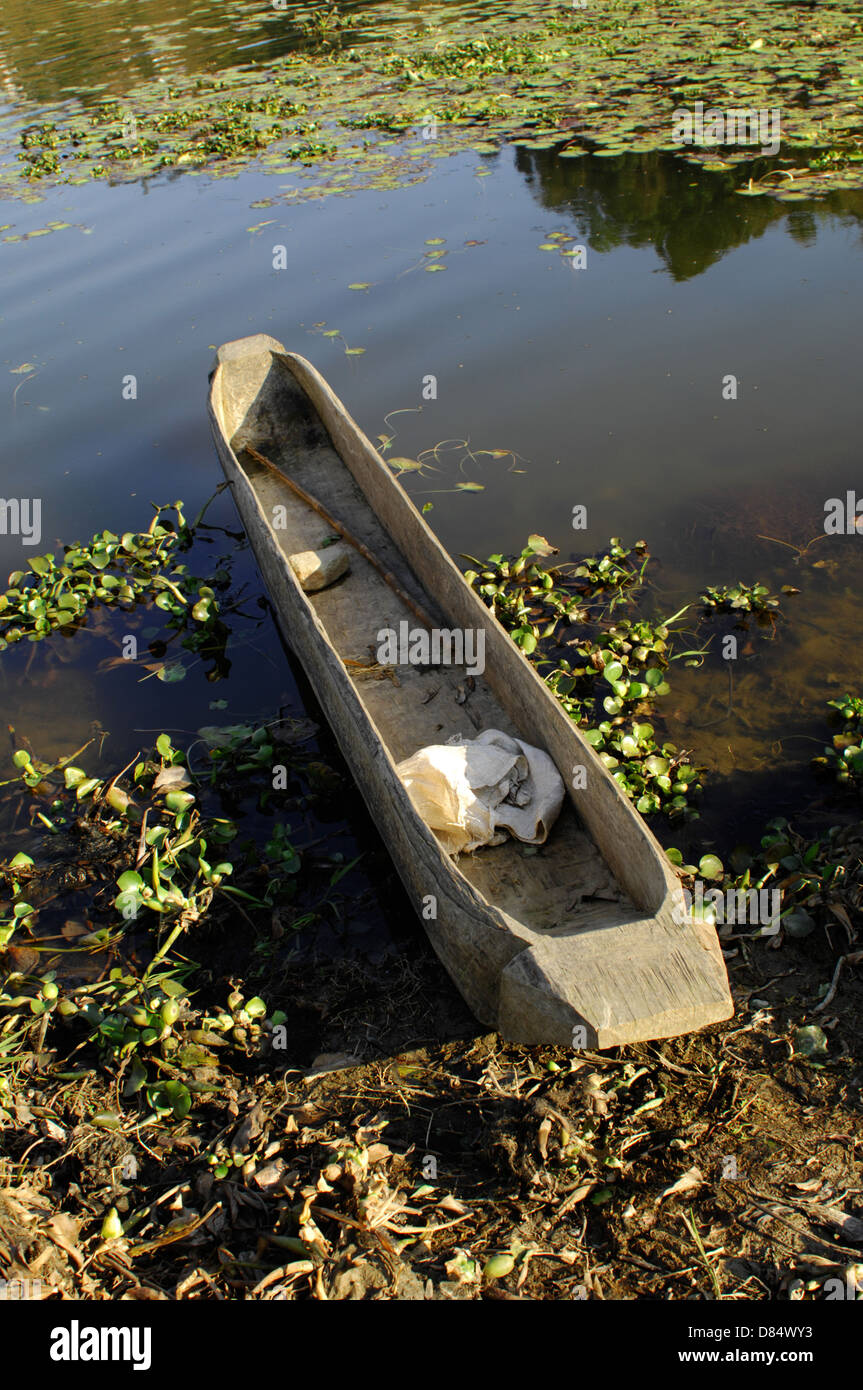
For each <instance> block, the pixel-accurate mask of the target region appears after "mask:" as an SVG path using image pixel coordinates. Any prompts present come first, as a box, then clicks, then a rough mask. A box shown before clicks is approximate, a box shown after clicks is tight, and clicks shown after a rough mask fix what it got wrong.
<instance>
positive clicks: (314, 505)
mask: <svg viewBox="0 0 863 1390" xmlns="http://www.w3.org/2000/svg"><path fill="white" fill-rule="evenodd" d="M244 451H245V453H247V454H248V455H249V457H250V458H253V459H254V460H255V462H256V463H260V464H263V466H264V468H266V469H268V470H269V472H270V473H274V474H275V476H276V477H277V478H279V479H280V480H281V482H283V483H287V485H288V487H289V488H290V489H291V491H292V492H294V493H296V495H297V497H300V498H301V499H302V500H303V502H305V503H306V505H307V506H308V507H311V509H312V511H314V512H317V514H318V516H320V517H323V519H324V521H325V522H326V523H327V525H328V526H331V527H332V528H333V530H334V531H337V532H338V534H339V535H340V536H341V538H342V540H344V541H347V543H348V545H352V546H353V548H354V550H357V551H359V553H360V555H362V557H363V559H364V560H368V562H369V564H370V565H371V566H372V568H373V569H375V570H377V572H378V574H379V575H380V577H381V579H382V580H383V581H384V583H385V584H386V585H387V586H388V587H389V588H390V589H392V591H393V593H394V594H396V595H397V596H398V597H399V598H400V599H401V601H402V603H404V604H406V605H407V607H408V608H409V609H410V610H411V612H412V613H413V614H414V615H415V617H417V618H419V620H420V622H421V623H422V624H423V626H424V627H427V628H434V627H437V623H436V622H435V620H434V618H431V617H429V615H428V613H426V611H425V609H424V608H421V607H420V606H419V604H418V603H415V602H414V600H413V599H412V598H411V596H410V594H406V593H405V591H404V589H403V588H402V587H401V585H400V584H399V582H398V580H397V579H396V577H395V575H393V574H390V572H389V570H386V569H384V567H383V565H382V564H381V563H380V561H379V560H377V559H376V558H375V556H374V555H373V554H372V552H371V551H370V550H369V548H368V546H366V545H363V543H362V541H358V540H357V538H356V536H352V535H351V533H350V531H349V530H348V529H347V527H346V526H343V525H342V523H341V522H340V521H336V519H335V517H334V516H331V515H330V513H329V512H328V511H327V509H326V507H324V506H323V505H322V503H320V502H319V501H318V500H317V498H316V497H312V495H311V493H310V492H306V490H305V488H302V487H300V485H299V483H295V482H294V480H293V478H289V477H288V475H287V473H283V472H282V470H281V468H277V466H276V465H275V464H274V463H273V462H272V461H271V460H270V459H268V458H266V457H265V456H264V455H263V454H260V453H258V450H257V449H253V448H252V446H251V444H246V445H245V446H244Z"/></svg>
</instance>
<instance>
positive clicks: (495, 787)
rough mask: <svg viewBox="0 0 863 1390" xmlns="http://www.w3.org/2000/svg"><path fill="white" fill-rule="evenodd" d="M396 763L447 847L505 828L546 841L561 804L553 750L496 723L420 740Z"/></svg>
mask: <svg viewBox="0 0 863 1390" xmlns="http://www.w3.org/2000/svg"><path fill="white" fill-rule="evenodd" d="M396 771H397V772H398V774H399V777H400V778H401V780H402V782H403V783H404V785H405V787H406V788H407V791H408V795H409V796H410V799H411V801H412V802H413V804H414V806H415V807H416V809H417V811H418V812H419V814H420V815H421V816H422V818H423V820H424V821H425V822H426V824H427V825H428V826H430V828H431V829H432V830H433V831H434V832H435V834H436V835H437V837H438V839H439V840H440V842H441V844H442V846H443V848H444V849H445V850H446V852H447V854H452V855H456V854H470V852H471V851H472V850H475V849H479V848H480V846H481V845H499V844H502V843H503V841H504V840H505V839H506V832H507V831H509V832H510V833H511V834H513V835H515V837H516V838H517V839H519V840H523V841H525V843H526V844H531V845H541V844H544V842H545V840H546V838H547V837H548V832H549V831H550V829H551V827H552V826H553V825H554V822H555V821H556V820H557V817H558V815H559V814H560V808H561V806H562V805H563V795H564V786H563V780H562V778H561V776H560V773H559V772H558V770H557V768H556V767H555V765H554V763H553V762H552V760H551V758H550V757H549V756H548V754H547V753H544V752H543V751H542V750H541V749H539V748H531V747H530V745H529V744H527V743H522V741H521V739H514V738H510V737H509V735H508V734H503V733H501V732H500V730H499V729H486V730H485V731H484V732H483V733H481V734H479V735H478V737H477V738H475V739H465V738H463V737H462V736H461V735H460V734H456V735H455V736H454V737H453V738H451V739H450V740H449V742H448V743H437V744H432V745H431V746H430V747H428V748H421V749H420V750H419V752H417V753H414V754H413V756H412V757H410V758H406V759H405V760H404V762H401V763H399V764H398V766H397V768H396Z"/></svg>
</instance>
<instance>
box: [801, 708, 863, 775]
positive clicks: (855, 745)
mask: <svg viewBox="0 0 863 1390" xmlns="http://www.w3.org/2000/svg"><path fill="white" fill-rule="evenodd" d="M828 703H829V705H830V708H831V709H832V710H835V711H836V714H835V715H834V718H838V720H839V721H840V722H841V725H842V727H841V729H840V730H839V732H838V733H836V734H834V735H833V743H832V746H831V747H829V748H825V749H824V757H821V758H815V759H814V760H813V761H814V764H815V766H816V767H826V768H829V769H830V771H831V772H832V773H833V774H834V776H835V778H836V780H837V782H839V783H841V784H842V785H845V786H853V787H857V788H859V787H861V786H863V700H861V699H860V698H859V697H858V696H855V695H840V696H839V698H838V699H836V700H830V701H829V702H828Z"/></svg>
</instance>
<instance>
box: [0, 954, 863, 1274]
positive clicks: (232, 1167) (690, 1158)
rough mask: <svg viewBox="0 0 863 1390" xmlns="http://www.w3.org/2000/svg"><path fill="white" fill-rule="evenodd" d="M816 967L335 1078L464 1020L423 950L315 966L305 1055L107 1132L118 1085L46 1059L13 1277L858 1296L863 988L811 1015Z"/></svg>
mask: <svg viewBox="0 0 863 1390" xmlns="http://www.w3.org/2000/svg"><path fill="white" fill-rule="evenodd" d="M822 954H824V953H821V954H819V953H818V952H815V954H814V955H813V952H812V950H811V949H809V950H807V951H805V952H804V950H803V949H802V948H801V947H800V946H799V945H797V944H795V943H786V945H785V946H783V948H782V950H781V951H775V950H773V949H771V948H770V947H769V945H765V944H764V943H758V944H757V945H752V946H751V947H750V946H746V947H745V948H743V949H742V950H741V951H739V952H737V953H736V956H735V959H733V960H732V961H731V962H730V965H731V973H732V978H733V981H734V985H735V992H736V995H737V1015H736V1017H735V1018H734V1019H733V1020H731V1021H730V1022H729V1023H728V1024H725V1025H722V1026H721V1027H718V1028H714V1029H711V1030H710V1031H708V1032H705V1033H701V1034H698V1035H694V1036H690V1037H685V1038H679V1039H674V1040H666V1041H662V1042H657V1043H649V1044H644V1045H640V1046H637V1047H631V1048H625V1049H615V1050H613V1051H609V1052H606V1053H602V1054H594V1053H591V1052H584V1053H582V1054H580V1055H574V1054H572V1053H569V1052H564V1051H563V1050H561V1049H549V1048H534V1049H524V1048H520V1047H515V1046H510V1045H507V1044H505V1043H503V1042H501V1040H500V1039H499V1038H497V1037H495V1036H494V1035H488V1036H483V1037H475V1036H473V1034H472V1033H471V1035H469V1036H467V1037H464V1036H462V1037H457V1038H455V1040H452V1041H449V1042H442V1041H440V1040H437V1041H434V1040H423V1038H422V1037H419V1038H418V1039H417V1037H416V1032H414V1033H413V1037H414V1041H413V1042H411V1041H408V1042H406V1043H405V1042H403V1043H402V1044H401V1046H399V1047H398V1048H397V1050H395V1051H394V1052H393V1053H392V1054H388V1055H380V1053H378V1055H368V1053H369V1051H371V1052H372V1053H373V1052H374V1049H371V1050H369V1049H368V1047H367V1048H366V1049H365V1051H366V1054H367V1055H366V1056H365V1059H364V1060H363V1057H362V1056H358V1055H356V1053H355V1055H353V1056H351V1055H345V1054H344V1053H342V1054H341V1055H339V1054H335V1055H334V1054H333V1053H332V1052H329V1053H326V1054H324V1055H322V1056H319V1057H318V1058H317V1059H315V1065H314V1066H309V1065H308V1063H307V1062H306V1063H304V1062H303V1061H302V1060H301V1056H300V1054H301V1053H303V1052H304V1053H305V1054H306V1056H308V1055H309V1052H310V1051H311V1050H312V1049H313V1048H314V1047H316V1046H318V1045H319V1044H321V1043H323V1044H324V1045H327V1046H330V1045H332V1042H333V1038H334V1037H341V1038H342V1039H350V1040H351V1046H352V1047H353V1048H355V1049H356V1051H358V1052H360V1053H362V1052H363V1051H364V1049H363V1048H362V1046H361V1045H359V1046H357V1040H358V1038H359V1037H360V1036H361V1034H362V1032H363V1031H364V1030H365V1029H367V1028H369V1027H371V1028H372V1030H374V1027H375V1026H376V1024H378V1023H379V1022H380V1021H381V1020H384V1019H386V1018H388V1019H389V1020H390V1021H392V1018H393V1016H394V1015H400V1017H401V1028H402V1037H403V1039H404V1038H405V1037H407V1038H408V1039H410V1038H411V1036H412V1034H411V1022H412V1021H413V1024H414V1028H415V1029H419V1030H421V1029H422V1027H423V1024H424V1023H425V1027H426V1028H431V1027H432V1024H431V1022H430V1020H432V1019H439V1018H440V1017H441V1014H440V1013H439V1012H436V1011H437V1010H440V1009H445V1008H446V1005H447V1001H448V1000H449V1003H450V1005H451V1006H452V1007H453V1008H454V1009H455V1011H456V1015H457V1012H458V1008H459V1005H458V1001H457V1000H456V999H455V996H454V992H453V991H452V989H451V987H450V986H449V985H448V984H447V981H446V979H445V977H444V976H443V973H442V972H441V971H440V967H438V966H437V964H436V962H434V961H433V959H431V956H430V953H429V952H427V951H426V952H424V953H420V956H419V958H416V959H413V960H407V959H405V960H398V959H397V960H395V961H393V962H391V963H390V964H389V966H388V968H387V969H386V970H385V971H382V972H380V973H379V974H378V975H377V978H375V977H374V974H373V972H370V971H369V970H368V969H366V970H364V969H363V968H362V967H360V966H356V965H354V966H348V965H343V966H340V967H339V968H337V969H333V968H332V963H331V962H330V963H327V966H326V968H325V969H324V968H320V969H315V968H312V969H309V968H308V966H307V967H306V968H305V969H304V970H303V971H302V972H300V971H296V972H295V973H294V975H293V976H290V975H289V974H285V975H284V976H283V977H282V978H281V979H280V988H281V990H284V991H285V992H287V991H288V990H289V989H291V988H293V989H295V990H296V991H297V995H298V1012H303V1010H305V1014H306V1017H307V1022H308V1018H309V1017H310V1015H309V1004H310V1001H314V1009H313V1010H312V1012H316V1013H317V1018H318V1025H317V1026H315V1025H313V1024H309V1026H308V1028H307V1029H306V1031H305V1033H304V1036H303V1039H302V1043H301V1046H300V1047H299V1050H298V1052H297V1053H296V1055H291V1056H290V1058H289V1061H290V1065H288V1066H286V1067H285V1068H284V1070H283V1071H282V1072H281V1073H280V1074H279V1073H277V1071H276V1069H275V1068H274V1067H273V1065H272V1062H271V1061H267V1062H265V1063H264V1064H263V1065H260V1066H255V1065H252V1064H250V1063H248V1062H247V1063H246V1064H243V1065H238V1064H237V1059H236V1058H227V1060H226V1061H224V1062H223V1063H222V1068H223V1070H222V1076H221V1078H220V1081H219V1084H218V1086H216V1087H213V1088H212V1089H211V1091H210V1094H209V1096H208V1097H207V1098H206V1101H205V1102H202V1103H201V1104H198V1105H196V1107H195V1109H194V1110H193V1112H192V1114H191V1115H189V1116H188V1117H186V1118H185V1119H184V1120H183V1121H181V1122H179V1123H168V1122H165V1121H163V1122H161V1123H149V1124H145V1125H141V1123H140V1120H135V1119H132V1118H124V1119H123V1121H122V1122H121V1123H120V1125H119V1127H118V1128H116V1129H113V1130H105V1129H104V1128H101V1127H100V1126H99V1125H98V1124H97V1123H94V1118H93V1117H94V1115H95V1116H98V1115H99V1113H100V1112H101V1111H104V1110H105V1109H114V1108H115V1106H116V1101H115V1095H114V1086H113V1084H111V1083H109V1082H107V1081H106V1080H105V1079H104V1078H103V1077H101V1076H99V1075H97V1074H95V1073H92V1074H90V1075H89V1076H86V1077H82V1078H81V1079H80V1080H78V1081H76V1082H70V1081H67V1082H58V1081H57V1080H54V1079H51V1078H50V1077H49V1076H48V1075H46V1074H45V1073H44V1072H43V1071H41V1070H40V1067H39V1064H38V1059H34V1061H33V1065H32V1068H31V1069H30V1070H29V1073H28V1072H26V1071H22V1072H19V1074H18V1079H17V1084H16V1086H15V1090H14V1095H13V1096H12V1097H10V1096H8V1095H7V1097H6V1100H5V1102H4V1105H5V1109H6V1119H5V1122H4V1129H5V1136H4V1138H5V1145H4V1147H5V1150H6V1154H7V1157H6V1158H5V1160H4V1161H3V1166H2V1169H0V1219H2V1230H3V1235H2V1238H0V1273H2V1277H4V1278H5V1279H7V1280H15V1279H18V1280H30V1281H31V1283H30V1285H28V1287H30V1288H32V1287H33V1283H32V1281H34V1280H38V1281H40V1282H39V1284H38V1285H37V1287H38V1288H39V1290H40V1293H41V1297H43V1298H55V1299H56V1298H81V1297H85V1298H91V1299H117V1298H125V1299H137V1300H142V1299H169V1300H175V1299H194V1300H211V1299H219V1298H221V1299H241V1300H264V1301H268V1300H272V1299H290V1300H306V1299H316V1300H324V1299H329V1300H348V1299H364V1300H369V1299H374V1300H421V1299H426V1300H427V1299H438V1300H445V1299H458V1300H477V1299H491V1300H501V1299H503V1300H513V1299H539V1300H556V1299H571V1298H575V1299H588V1300H595V1299H647V1300H667V1299H673V1300H680V1299H683V1300H692V1299H694V1300H710V1299H716V1298H722V1299H734V1300H741V1301H752V1300H754V1301H764V1302H770V1301H776V1300H778V1301H785V1300H789V1299H793V1300H802V1301H807V1300H820V1299H823V1298H827V1297H833V1298H835V1297H838V1296H839V1295H838V1294H837V1293H836V1292H835V1290H836V1289H840V1290H841V1291H842V1293H841V1296H842V1297H855V1296H857V1297H859V1296H860V1288H861V1282H860V1281H861V1276H863V1267H861V1263H860V1255H861V1238H863V1224H861V1217H863V1204H861V1200H860V1188H859V1160H860V1152H859V1151H860V1147H861V1143H863V1140H861V1133H860V1085H861V1060H860V1056H859V1051H858V1052H857V1054H856V1055H855V1052H854V1048H855V1038H856V1039H857V1046H858V1048H859V1036H860V1021H861V1017H863V990H861V987H860V985H859V982H854V981H852V980H851V979H850V978H849V979H846V980H845V982H844V984H843V988H842V990H841V991H840V993H839V994H838V996H837V998H836V1000H835V1001H834V1002H833V1003H832V1004H831V1005H829V1006H828V1009H826V1010H822V1011H821V1013H813V1012H812V1010H813V1007H814V1006H813V991H814V990H816V988H817V985H818V984H819V983H821V981H822V977H823V975H824V974H825V972H826V973H829V962H828V961H827V958H826V954H824V959H822V958H821V956H822ZM810 1018H814V1019H818V1020H819V1022H818V1023H817V1024H816V1023H814V1022H812V1023H809V1022H806V1020H808V1019H810ZM328 1019H329V1020H330V1022H329V1023H328V1022H327V1020H328ZM426 1020H428V1021H429V1022H426ZM815 1028H819V1029H821V1031H822V1034H823V1037H824V1039H825V1043H826V1052H820V1050H819V1049H818V1048H812V1047H810V1046H808V1045H807V1039H808V1037H809V1033H810V1032H811V1031H812V1030H813V1029H815ZM801 1029H803V1030H804V1031H802V1032H801ZM806 1030H809V1032H807V1031H806ZM343 1045H344V1043H343Z"/></svg>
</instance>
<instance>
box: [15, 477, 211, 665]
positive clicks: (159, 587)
mask: <svg viewBox="0 0 863 1390" xmlns="http://www.w3.org/2000/svg"><path fill="white" fill-rule="evenodd" d="M182 507H183V504H182V502H175V503H173V504H171V505H170V506H158V507H154V512H155V515H154V517H153V520H152V521H151V523H150V526H149V528H148V529H147V531H145V532H133V531H126V532H124V533H123V535H116V534H115V533H114V532H113V531H101V532H99V533H97V534H96V535H95V536H94V537H93V539H92V540H91V541H90V543H89V544H86V545H85V544H75V545H67V546H64V548H63V554H62V556H61V558H60V559H57V558H55V556H54V555H53V554H46V555H34V556H33V558H32V559H31V560H29V561H28V569H27V570H15V571H13V573H12V574H10V575H9V580H8V587H7V588H6V590H5V592H2V593H0V652H3V651H6V650H7V649H8V648H9V647H12V646H14V645H15V644H17V643H18V642H22V641H25V640H26V641H28V642H41V641H42V640H43V639H44V638H46V637H49V636H51V635H52V634H54V633H57V632H60V633H63V634H65V635H66V636H71V635H72V634H73V633H74V632H76V631H77V630H78V629H79V628H80V627H82V626H83V625H84V624H85V623H86V620H87V614H88V612H89V611H90V610H91V609H93V608H94V607H96V606H98V605H107V606H110V607H114V608H117V609H121V610H123V611H125V612H130V611H132V610H133V609H134V608H135V607H136V606H137V605H139V604H141V603H144V602H151V603H152V604H154V606H155V607H156V608H157V609H159V610H160V611H161V612H162V613H164V614H166V615H167V619H166V626H167V627H168V629H169V630H170V631H171V633H172V635H171V636H170V637H169V639H168V641H173V640H175V638H178V637H179V638H181V646H182V647H183V648H185V649H186V650H188V651H191V652H194V653H195V654H196V655H198V656H202V657H204V656H209V657H213V658H214V659H215V663H216V664H215V667H214V674H215V675H218V674H219V670H220V666H222V665H223V653H224V646H225V641H226V638H227V635H228V630H227V628H226V626H225V624H224V622H223V620H222V618H221V616H220V611H219V603H218V600H217V597H216V589H215V588H214V587H213V585H211V584H207V583H205V582H204V581H203V580H202V579H199V578H196V577H195V576H194V575H192V574H190V573H189V570H188V567H187V566H186V565H184V564H183V563H182V562H181V561H180V559H179V555H180V553H181V552H182V551H183V550H184V549H187V548H188V545H189V543H190V540H191V528H190V527H189V526H188V525H187V523H186V520H185V517H184V515H183V510H182ZM169 511H173V512H174V513H175V514H176V526H174V524H173V523H171V522H167V521H165V520H163V519H162V518H163V514H164V513H166V512H169ZM227 580H228V576H227V574H225V573H221V574H219V575H218V576H217V577H216V583H217V584H219V585H220V586H222V587H224V586H225V584H226V583H227ZM167 646H168V643H167V642H162V643H160V644H159V645H158V651H159V653H160V655H162V656H164V654H165V652H166V651H167ZM148 669H149V670H150V671H151V674H155V675H156V676H158V678H159V679H160V680H163V681H176V680H182V678H183V676H184V675H185V674H186V666H185V664H184V662H183V661H182V660H177V659H175V660H168V661H166V660H156V661H155V662H153V663H150V664H149V666H148Z"/></svg>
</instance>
